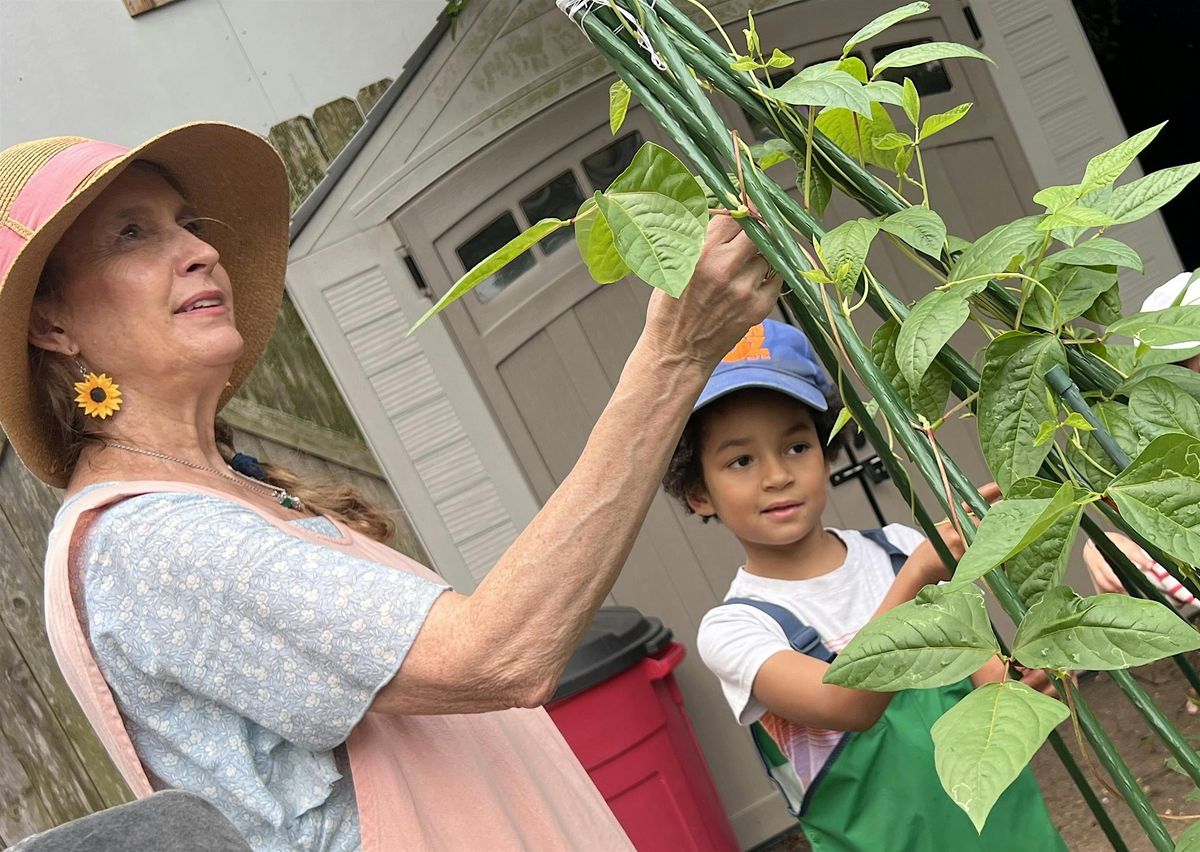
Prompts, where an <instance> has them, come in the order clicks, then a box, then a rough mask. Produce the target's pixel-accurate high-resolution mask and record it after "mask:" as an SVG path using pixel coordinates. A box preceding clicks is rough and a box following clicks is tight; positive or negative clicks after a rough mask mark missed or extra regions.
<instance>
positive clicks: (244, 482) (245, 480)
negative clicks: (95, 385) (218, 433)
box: [104, 441, 304, 512]
mask: <svg viewBox="0 0 1200 852" xmlns="http://www.w3.org/2000/svg"><path fill="white" fill-rule="evenodd" d="M104 446H106V447H112V448H113V449H114V450H124V451H125V452H127V453H137V454H138V455H141V456H150V457H151V458H155V459H162V460H164V461H170V462H175V463H176V464H181V465H183V466H184V467H190V468H192V469H193V470H203V471H207V472H208V473H215V474H216V475H217V476H220V477H222V478H224V479H228V480H229V481H230V482H232V483H233V484H234V485H240V486H241V487H242V488H245V489H247V490H249V491H256V490H260V491H266V492H267V493H269V494H270V495H271V497H272V498H274V500H275V501H276V502H277V503H278V504H279V505H280V506H283V507H284V508H285V509H295V510H296V511H297V512H303V511H304V502H303V501H302V500H301V499H300V498H299V497H295V496H293V495H291V494H288V493H287V491H286V490H284V489H283V488H277V487H275V486H274V485H268V484H267V483H265V482H259V481H258V480H257V479H253V478H251V477H249V476H246V475H245V474H243V473H240V472H238V471H236V470H234V469H233V468H229V473H225V472H224V471H220V470H218V469H217V468H215V467H209V466H208V465H205V464H196V463H195V462H190V461H188V460H187V459H181V458H176V457H175V456H169V455H167V454H166V453H156V452H154V451H153V450H143V449H141V448H139V447H130V446H128V445H126V444H117V443H115V442H113V441H105V442H104ZM230 473H232V474H234V475H233V476H230Z"/></svg>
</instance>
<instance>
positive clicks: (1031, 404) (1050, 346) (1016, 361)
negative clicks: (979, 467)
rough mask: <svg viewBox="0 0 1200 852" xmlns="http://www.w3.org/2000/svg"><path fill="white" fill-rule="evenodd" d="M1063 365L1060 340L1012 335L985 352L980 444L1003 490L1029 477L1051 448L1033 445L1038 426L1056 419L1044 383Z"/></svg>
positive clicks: (1005, 336) (1064, 359)
mask: <svg viewBox="0 0 1200 852" xmlns="http://www.w3.org/2000/svg"><path fill="white" fill-rule="evenodd" d="M1056 364H1058V365H1060V366H1062V368H1063V369H1066V367H1067V355H1066V352H1064V351H1063V346H1062V344H1061V343H1060V342H1059V341H1058V338H1056V337H1054V336H1053V335H1049V334H1030V333H1027V332H1020V331H1010V332H1008V333H1006V334H1002V335H1000V336H999V337H997V338H996V339H995V340H993V341H992V342H991V343H990V344H989V345H988V348H987V355H986V357H985V360H984V365H983V376H982V379H981V380H980V388H981V390H980V396H979V407H978V415H979V443H980V445H981V446H982V448H983V456H984V458H985V459H986V460H987V463H988V468H989V469H990V470H991V471H992V476H994V477H995V478H996V482H997V483H998V484H999V485H1000V489H1001V490H1002V491H1007V489H1008V486H1009V485H1011V484H1012V483H1013V482H1015V481H1017V480H1018V479H1023V478H1024V477H1026V476H1033V475H1034V474H1036V473H1037V471H1038V468H1040V467H1041V466H1042V462H1043V461H1045V459H1046V456H1047V454H1048V453H1049V452H1050V446H1049V445H1048V444H1047V445H1043V446H1040V447H1036V446H1034V444H1033V442H1034V439H1035V438H1036V437H1037V433H1038V430H1039V429H1040V428H1041V424H1042V423H1044V422H1045V421H1047V420H1057V419H1058V418H1057V414H1056V412H1057V406H1056V404H1055V402H1054V399H1053V397H1052V396H1051V395H1050V389H1049V387H1048V386H1047V385H1046V378H1045V376H1046V373H1047V372H1048V371H1049V370H1050V368H1051V367H1053V366H1054V365H1056Z"/></svg>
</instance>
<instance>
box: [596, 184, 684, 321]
mask: <svg viewBox="0 0 1200 852" xmlns="http://www.w3.org/2000/svg"><path fill="white" fill-rule="evenodd" d="M694 183H695V182H694V181H693V184H694ZM696 188H697V190H699V186H697V187H696ZM700 197H701V198H703V195H702V194H701V196H700ZM595 198H596V203H597V204H598V205H599V206H600V212H601V214H603V216H604V218H605V220H606V221H607V222H608V226H609V227H610V228H612V233H613V243H614V245H616V248H617V253H618V254H620V255H621V260H623V261H625V264H626V265H627V266H628V267H629V269H630V270H631V271H632V272H633V274H634V275H636V276H637V277H638V278H641V279H642V280H643V281H645V282H646V283H647V284H649V285H650V286H652V287H656V288H658V289H659V290H663V291H665V292H667V293H669V294H670V295H672V296H674V297H676V298H678V297H679V296H680V295H681V294H682V293H683V291H684V290H685V289H686V288H687V285H688V281H690V280H691V277H692V272H694V271H695V269H696V262H697V261H698V260H700V248H701V246H702V245H703V243H704V231H705V225H706V219H707V215H706V218H705V219H704V220H702V219H700V218H698V217H697V216H695V215H693V214H692V213H691V211H690V210H688V208H687V207H685V206H684V205H683V204H681V203H680V202H678V201H676V200H675V199H674V198H670V197H668V196H666V195H663V194H661V193H657V192H612V191H610V192H609V194H607V195H605V194H602V193H599V192H597V193H596V195H595Z"/></svg>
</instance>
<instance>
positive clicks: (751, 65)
mask: <svg viewBox="0 0 1200 852" xmlns="http://www.w3.org/2000/svg"><path fill="white" fill-rule="evenodd" d="M729 67H730V69H731V70H733V71H757V70H758V69H759V68H762V63H760V62H759V61H758V60H757V59H754V58H752V57H749V56H739V57H738V58H737V59H735V60H734V61H733V62H730V63H729Z"/></svg>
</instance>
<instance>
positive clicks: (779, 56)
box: [767, 47, 866, 73]
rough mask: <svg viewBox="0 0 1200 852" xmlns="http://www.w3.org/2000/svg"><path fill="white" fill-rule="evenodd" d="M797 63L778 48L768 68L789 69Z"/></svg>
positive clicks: (768, 61) (769, 61)
mask: <svg viewBox="0 0 1200 852" xmlns="http://www.w3.org/2000/svg"><path fill="white" fill-rule="evenodd" d="M795 62H796V60H795V59H793V58H792V57H790V56H788V55H787V54H786V53H784V52H783V51H782V50H780V49H779V48H778V47H777V48H775V49H774V50H772V51H771V55H770V56H769V57H768V58H767V67H768V68H789V67H791V66H792V65H794V64H795ZM863 70H864V73H865V71H866V69H865V68H864V69H863Z"/></svg>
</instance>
